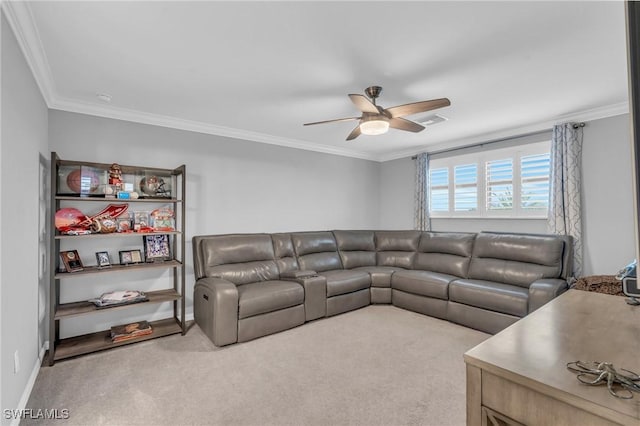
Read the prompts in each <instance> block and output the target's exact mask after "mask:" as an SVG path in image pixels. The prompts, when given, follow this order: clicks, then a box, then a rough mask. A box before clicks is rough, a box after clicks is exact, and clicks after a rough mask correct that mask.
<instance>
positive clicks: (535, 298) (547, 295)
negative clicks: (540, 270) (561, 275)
mask: <svg viewBox="0 0 640 426" xmlns="http://www.w3.org/2000/svg"><path fill="white" fill-rule="evenodd" d="M568 289H569V285H568V284H567V282H566V281H565V280H562V279H555V278H546V279H541V280H537V281H534V282H533V284H531V286H529V313H531V312H533V311H535V310H536V309H538V308H539V307H541V306H542V305H544V304H546V303H547V302H550V301H551V300H552V299H553V298H555V297H558V296H560V295H561V294H562V293H564V292H565V291H567V290H568Z"/></svg>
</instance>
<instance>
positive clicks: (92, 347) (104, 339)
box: [47, 152, 187, 365]
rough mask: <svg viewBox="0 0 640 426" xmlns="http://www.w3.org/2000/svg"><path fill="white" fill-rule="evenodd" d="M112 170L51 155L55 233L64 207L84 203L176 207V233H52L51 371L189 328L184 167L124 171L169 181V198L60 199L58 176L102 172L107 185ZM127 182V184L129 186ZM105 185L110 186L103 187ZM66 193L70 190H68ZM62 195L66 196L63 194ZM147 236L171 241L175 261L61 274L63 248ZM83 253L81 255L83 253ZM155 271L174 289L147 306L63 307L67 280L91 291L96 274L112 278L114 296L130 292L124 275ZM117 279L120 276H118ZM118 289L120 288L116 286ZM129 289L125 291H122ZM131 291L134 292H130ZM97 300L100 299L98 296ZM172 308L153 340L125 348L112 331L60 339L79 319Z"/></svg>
mask: <svg viewBox="0 0 640 426" xmlns="http://www.w3.org/2000/svg"><path fill="white" fill-rule="evenodd" d="M110 166H111V164H103V163H90V162H81V161H65V160H61V159H60V158H59V157H58V155H57V154H56V153H55V152H53V153H51V188H52V191H51V192H52V193H51V206H52V209H51V210H52V213H51V218H50V219H51V220H50V224H51V229H52V230H55V229H56V227H55V212H56V211H58V210H59V209H60V208H62V207H68V206H73V207H76V208H77V206H78V205H82V204H83V203H94V204H87V206H89V205H93V206H94V207H92V209H93V208H95V203H102V204H103V205H105V206H106V205H107V204H123V203H126V204H128V205H129V206H131V205H140V206H145V208H147V206H148V208H153V207H155V206H154V205H157V206H158V207H160V206H166V205H167V204H169V205H172V206H173V210H174V212H175V215H176V217H175V219H176V230H175V231H167V232H165V231H162V232H145V233H136V232H123V233H110V234H88V235H61V234H60V233H59V232H58V231H54V235H53V238H51V246H50V265H51V267H50V269H51V273H50V304H49V341H50V345H49V352H48V357H47V361H48V364H49V365H53V364H54V363H55V361H58V360H61V359H65V358H71V357H75V356H79V355H83V354H87V353H91V352H95V351H100V350H105V349H110V348H115V347H119V346H123V345H128V344H131V343H136V342H141V341H145V340H149V339H154V338H158V337H163V336H168V335H170V334H177V333H182V334H183V335H184V334H185V333H186V331H187V327H186V322H185V298H184V291H185V268H184V257H185V238H184V233H183V232H184V229H185V193H186V192H185V191H186V183H185V182H186V179H185V176H186V168H185V166H184V165H183V166H180V167H178V168H176V169H161V168H149V167H137V166H121V168H122V173H123V176H129V177H130V179H133V180H135V179H136V178H137V179H140V176H152V175H153V176H156V175H157V176H162V177H164V178H166V179H170V181H171V182H170V185H171V186H170V188H171V197H157V198H153V197H147V198H138V199H117V198H116V199H114V198H105V197H101V196H80V195H78V196H73V195H69V194H67V193H62V194H61V191H60V188H59V186H58V183H59V181H60V175H61V174H62V173H63V171H64V170H66V171H67V172H68V171H69V170H75V169H80V168H84V167H87V168H91V169H92V170H98V171H101V172H104V173H103V176H104V179H106V171H107V170H108V169H109V168H110ZM131 176H133V178H131ZM126 181H127V180H126V179H125V182H126ZM105 183H106V182H105ZM65 189H66V191H67V192H68V190H69V188H65ZM63 192H64V191H63ZM143 235H169V240H170V244H171V248H172V257H173V258H172V259H169V260H165V261H161V262H153V263H134V264H128V265H120V264H117V263H116V264H112V265H111V266H110V267H103V268H99V267H97V266H92V265H85V266H84V268H83V269H82V270H80V271H76V272H61V271H60V256H59V253H60V251H61V250H66V249H68V248H62V245H67V246H69V245H71V244H72V242H73V243H75V242H77V243H78V246H82V244H86V243H91V242H96V241H99V239H103V240H104V241H105V243H106V245H107V246H109V247H112V246H113V245H115V244H116V243H117V242H118V241H119V240H121V239H123V240H124V241H130V240H127V239H131V237H138V238H140V239H142V236H143ZM79 251H80V250H79ZM154 269H155V270H157V269H165V270H171V271H172V273H170V274H169V278H168V279H169V280H170V281H171V283H172V284H171V286H170V287H168V288H163V289H159V290H152V291H145V290H144V289H136V290H143V291H145V294H146V295H147V298H148V299H149V300H148V301H146V302H141V303H133V304H126V305H120V306H113V307H109V308H98V307H96V306H95V305H94V304H92V303H90V302H87V301H84V300H83V301H75V302H71V303H60V293H61V287H62V286H64V282H65V281H67V280H69V279H74V280H83V279H84V280H86V281H87V285H91V280H92V277H94V276H96V274H113V277H114V279H113V282H114V288H113V290H123V289H125V288H126V287H127V285H126V284H127V280H125V279H124V278H119V275H120V274H126V273H127V272H129V271H142V272H144V271H151V270H154ZM115 273H119V274H115ZM118 284H120V285H118ZM123 287H125V288H123ZM126 289H130V290H132V289H131V288H126ZM96 296H99V294H96ZM162 303H171V304H172V308H173V315H172V317H170V318H165V319H161V320H158V321H150V324H151V327H152V329H153V333H152V334H149V335H144V336H140V337H137V338H134V339H131V340H125V341H122V342H117V343H114V342H112V341H111V334H110V330H102V331H98V332H95V333H89V334H84V335H78V336H72V337H68V338H64V339H61V338H60V323H61V322H62V321H64V320H66V319H69V318H76V317H79V316H90V315H95V314H99V313H102V312H112V311H118V312H120V311H132V310H135V309H136V308H139V307H141V306H148V305H149V304H162ZM121 324H122V323H116V324H113V325H121Z"/></svg>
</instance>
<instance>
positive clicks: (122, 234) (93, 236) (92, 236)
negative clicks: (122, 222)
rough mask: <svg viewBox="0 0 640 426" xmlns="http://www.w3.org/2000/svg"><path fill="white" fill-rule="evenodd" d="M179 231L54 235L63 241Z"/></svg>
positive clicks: (172, 233)
mask: <svg viewBox="0 0 640 426" xmlns="http://www.w3.org/2000/svg"><path fill="white" fill-rule="evenodd" d="M180 234H182V232H180V231H161V232H112V233H110V234H86V235H56V236H55V239H56V240H65V239H68V238H116V237H142V236H144V235H180Z"/></svg>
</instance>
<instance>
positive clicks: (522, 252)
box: [469, 232, 565, 288]
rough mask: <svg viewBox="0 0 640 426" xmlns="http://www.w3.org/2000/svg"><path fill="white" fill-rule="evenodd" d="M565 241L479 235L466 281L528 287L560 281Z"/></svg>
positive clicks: (518, 236)
mask: <svg viewBox="0 0 640 426" xmlns="http://www.w3.org/2000/svg"><path fill="white" fill-rule="evenodd" d="M564 250H565V241H564V239H563V238H560V237H558V236H554V235H527V234H500V233H490V232H481V233H479V234H478V235H477V237H476V241H475V244H474V246H473V255H472V257H471V264H470V266H469V278H471V279H479V280H487V281H496V282H500V283H505V284H512V285H518V286H521V287H527V288H528V287H529V286H530V285H531V283H532V282H534V281H535V280H538V279H541V278H560V277H561V276H562V273H563V257H564Z"/></svg>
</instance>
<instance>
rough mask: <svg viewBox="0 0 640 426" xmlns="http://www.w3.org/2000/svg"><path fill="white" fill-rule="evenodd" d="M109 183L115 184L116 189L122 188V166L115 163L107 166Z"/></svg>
mask: <svg viewBox="0 0 640 426" xmlns="http://www.w3.org/2000/svg"><path fill="white" fill-rule="evenodd" d="M109 185H115V187H116V188H115V189H116V191H119V190H120V189H121V188H122V168H121V167H120V166H119V165H118V164H116V163H113V164H112V165H111V167H110V168H109Z"/></svg>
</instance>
